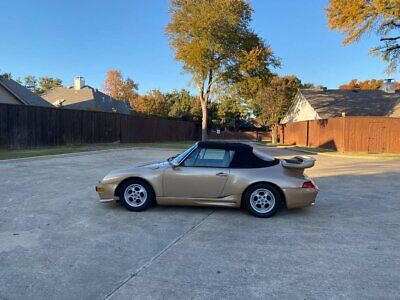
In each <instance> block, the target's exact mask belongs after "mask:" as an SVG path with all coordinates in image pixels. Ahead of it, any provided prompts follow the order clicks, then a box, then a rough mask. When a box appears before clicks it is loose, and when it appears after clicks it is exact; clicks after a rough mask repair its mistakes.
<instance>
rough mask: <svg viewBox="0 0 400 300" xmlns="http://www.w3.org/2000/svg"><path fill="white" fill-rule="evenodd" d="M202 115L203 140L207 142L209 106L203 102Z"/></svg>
mask: <svg viewBox="0 0 400 300" xmlns="http://www.w3.org/2000/svg"><path fill="white" fill-rule="evenodd" d="M201 113H202V118H201V140H202V141H205V140H207V115H208V112H207V104H206V103H204V102H203V101H202V102H201Z"/></svg>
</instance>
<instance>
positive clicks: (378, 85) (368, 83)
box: [339, 79, 400, 90]
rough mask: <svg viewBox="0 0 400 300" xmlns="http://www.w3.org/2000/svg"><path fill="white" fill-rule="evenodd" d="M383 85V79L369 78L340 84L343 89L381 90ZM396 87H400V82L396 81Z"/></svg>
mask: <svg viewBox="0 0 400 300" xmlns="http://www.w3.org/2000/svg"><path fill="white" fill-rule="evenodd" d="M382 85H383V80H382V79H369V80H364V81H359V80H357V79H352V80H351V81H350V82H349V83H347V84H343V85H341V86H339V89H341V90H381V89H382ZM396 89H400V83H398V82H397V83H396Z"/></svg>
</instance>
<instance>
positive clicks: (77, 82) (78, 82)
mask: <svg viewBox="0 0 400 300" xmlns="http://www.w3.org/2000/svg"><path fill="white" fill-rule="evenodd" d="M84 86H85V77H82V76H77V77H75V78H74V89H75V90H80V89H81V88H83V87H84Z"/></svg>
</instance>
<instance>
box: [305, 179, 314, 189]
mask: <svg viewBox="0 0 400 300" xmlns="http://www.w3.org/2000/svg"><path fill="white" fill-rule="evenodd" d="M316 188H317V186H316V185H315V184H314V182H312V181H311V180H309V181H305V182H304V183H303V189H316Z"/></svg>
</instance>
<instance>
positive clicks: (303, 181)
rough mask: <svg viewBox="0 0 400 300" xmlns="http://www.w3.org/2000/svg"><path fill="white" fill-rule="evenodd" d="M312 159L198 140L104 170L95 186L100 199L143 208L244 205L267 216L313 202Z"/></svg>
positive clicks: (138, 209) (255, 214) (314, 185)
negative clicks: (169, 153)
mask: <svg viewBox="0 0 400 300" xmlns="http://www.w3.org/2000/svg"><path fill="white" fill-rule="evenodd" d="M314 163H315V159H313V158H310V157H301V156H296V157H293V158H291V159H282V160H279V159H276V158H273V157H270V156H267V155H265V154H263V153H261V152H260V153H259V152H257V151H255V150H253V147H251V146H250V145H247V144H243V143H225V142H197V143H196V144H194V145H193V146H192V147H190V148H189V149H187V150H185V151H183V152H182V153H181V154H178V155H176V156H173V157H170V158H168V159H167V160H166V161H163V162H157V163H147V164H140V165H136V166H134V167H131V168H127V169H123V170H115V171H112V172H110V173H108V174H107V175H106V176H105V177H104V178H103V179H102V180H101V181H100V182H99V184H98V185H97V186H96V191H97V192H98V194H99V196H100V201H101V202H108V201H114V200H119V201H120V202H121V203H122V204H123V205H124V206H125V207H126V208H127V209H129V210H132V211H142V210H145V209H146V208H148V207H150V206H151V205H152V204H155V203H157V204H160V205H203V206H227V207H245V208H247V209H248V210H249V212H250V213H251V214H253V215H254V216H256V217H264V218H267V217H271V216H273V215H274V214H275V213H276V212H277V211H278V209H279V207H280V206H281V205H286V207H287V208H298V207H305V206H308V205H313V204H314V202H315V198H316V196H317V193H318V187H317V186H316V184H315V183H314V181H313V180H312V179H310V178H308V177H307V176H305V175H304V174H303V173H304V169H305V168H310V167H312V166H314Z"/></svg>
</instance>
